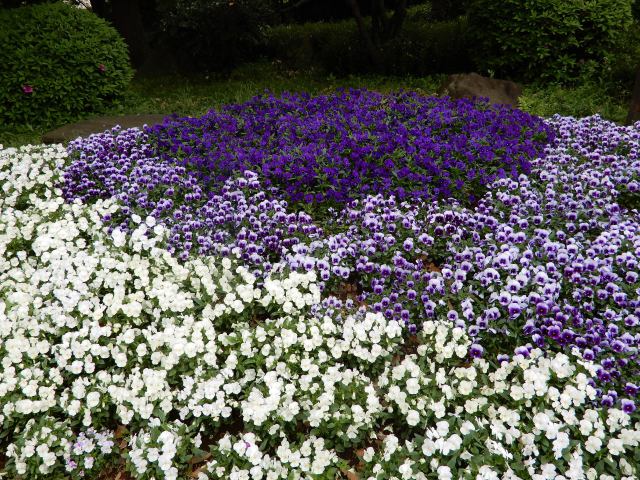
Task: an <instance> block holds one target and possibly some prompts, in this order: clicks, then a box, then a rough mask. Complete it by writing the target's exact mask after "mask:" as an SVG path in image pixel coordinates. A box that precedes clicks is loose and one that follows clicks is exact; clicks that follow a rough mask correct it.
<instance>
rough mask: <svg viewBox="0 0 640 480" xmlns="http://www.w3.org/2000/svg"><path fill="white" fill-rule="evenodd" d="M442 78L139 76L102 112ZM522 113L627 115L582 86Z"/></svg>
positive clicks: (528, 103)
mask: <svg viewBox="0 0 640 480" xmlns="http://www.w3.org/2000/svg"><path fill="white" fill-rule="evenodd" d="M445 78H446V76H445V75H434V76H428V77H381V76H349V77H345V78H336V77H334V76H327V75H326V74H319V73H316V72H300V71H287V70H285V69H282V68H280V67H277V66H274V65H273V64H269V63H257V64H250V65H245V66H243V67H240V68H238V69H236V70H235V71H233V72H232V73H231V75H230V76H228V77H225V78H221V77H218V78H216V77H208V76H203V75H193V76H178V75H172V76H158V77H144V76H138V77H136V78H135V79H134V80H133V82H132V83H131V85H130V87H129V89H128V90H127V92H126V94H125V97H124V99H123V101H122V103H121V104H120V105H118V106H116V107H113V108H111V109H110V110H108V111H107V112H105V113H109V114H133V113H166V114H170V113H174V112H176V113H179V114H183V115H201V114H203V113H205V112H206V111H207V110H209V109H211V108H215V107H218V106H220V105H223V104H225V103H235V102H241V101H244V100H247V99H249V98H251V97H252V96H254V95H257V94H260V93H263V92H264V91H265V90H269V91H272V92H275V93H279V92H284V91H291V92H309V93H312V94H315V93H323V92H330V91H333V90H335V89H337V88H340V87H344V88H349V87H366V88H369V89H373V90H379V91H389V90H398V89H407V90H417V91H419V92H422V93H424V94H433V93H435V92H436V91H437V90H438V87H439V86H440V85H441V84H442V82H443V81H444V79H445ZM521 103H522V108H523V109H524V110H527V111H529V112H531V113H535V114H537V115H542V116H550V115H552V114H554V113H560V114H563V115H572V116H576V117H579V116H586V115H591V114H594V113H600V114H601V115H602V116H604V117H605V118H608V119H611V120H614V121H617V122H622V121H623V120H624V117H625V115H626V110H627V106H626V101H625V99H619V98H618V99H616V98H611V97H610V96H608V95H607V94H606V93H605V92H604V91H603V89H602V88H599V87H597V86H595V85H591V84H585V85H579V86H576V87H562V86H547V87H544V88H540V87H536V86H527V85H525V88H524V94H523V96H522V99H521ZM58 126H60V125H47V126H45V127H41V128H31V127H24V128H3V126H1V125H0V144H3V145H4V146H5V147H6V146H19V145H24V144H27V143H39V142H40V137H41V135H42V134H43V133H44V132H46V131H47V130H50V129H53V128H56V127H58Z"/></svg>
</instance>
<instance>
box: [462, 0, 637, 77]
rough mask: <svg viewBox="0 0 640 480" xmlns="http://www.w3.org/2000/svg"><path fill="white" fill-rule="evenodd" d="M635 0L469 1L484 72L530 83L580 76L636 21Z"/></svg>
mask: <svg viewBox="0 0 640 480" xmlns="http://www.w3.org/2000/svg"><path fill="white" fill-rule="evenodd" d="M632 1H633V0H502V1H499V2H497V1H495V0H469V2H468V9H467V14H468V17H469V32H470V36H471V40H472V45H473V47H474V54H473V55H474V58H475V59H476V63H477V66H478V67H479V68H480V70H481V71H489V70H492V71H493V72H494V73H495V74H496V75H497V76H501V77H503V76H507V77H515V78H519V79H523V80H527V81H537V80H543V81H547V80H552V81H560V82H564V81H570V80H573V79H576V78H577V77H578V76H579V75H580V74H581V73H582V70H583V66H584V65H585V64H587V63H589V62H593V61H595V62H597V63H600V62H602V61H603V59H604V57H605V55H606V53H607V52H608V51H610V50H611V48H612V47H613V46H614V45H616V42H617V39H618V37H619V36H620V33H621V32H624V31H625V30H626V29H627V28H628V26H629V25H630V24H631V21H632V15H631V3H632Z"/></svg>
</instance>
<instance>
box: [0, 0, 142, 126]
mask: <svg viewBox="0 0 640 480" xmlns="http://www.w3.org/2000/svg"><path fill="white" fill-rule="evenodd" d="M0 45H1V47H0V65H1V66H2V67H1V68H0V124H5V125H21V126H23V127H24V126H25V125H31V126H34V125H49V126H51V125H55V124H59V123H63V122H66V121H70V120H74V119H76V118H77V117H78V116H79V115H81V114H85V113H90V112H96V111H101V110H103V109H104V108H105V106H107V105H109V104H112V103H113V102H114V101H115V100H117V99H118V98H119V97H120V96H121V94H122V93H123V92H124V90H125V89H126V87H127V85H128V83H129V81H130V80H131V77H132V74H133V72H132V70H131V67H130V66H129V57H128V53H127V47H126V44H125V43H124V41H123V40H122V38H121V37H120V36H119V35H118V33H117V32H116V30H115V29H114V28H113V27H111V26H109V24H107V23H106V22H105V21H104V20H101V19H100V18H98V17H97V16H95V15H93V14H92V13H90V12H88V11H86V10H81V9H77V8H74V7H71V6H68V5H65V4H63V3H52V4H42V5H34V6H29V7H22V8H16V9H8V10H0Z"/></svg>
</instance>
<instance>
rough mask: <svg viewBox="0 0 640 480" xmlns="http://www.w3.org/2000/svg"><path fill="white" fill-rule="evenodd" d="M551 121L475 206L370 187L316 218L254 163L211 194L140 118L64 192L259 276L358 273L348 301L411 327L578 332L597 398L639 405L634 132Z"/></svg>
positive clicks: (100, 145)
mask: <svg viewBox="0 0 640 480" xmlns="http://www.w3.org/2000/svg"><path fill="white" fill-rule="evenodd" d="M549 125H550V127H552V128H553V129H554V131H556V132H557V142H556V143H555V144H554V145H553V146H549V147H547V149H546V151H545V156H544V157H543V158H537V159H535V160H534V161H533V170H532V175H530V176H529V177H526V176H523V175H521V176H520V177H519V178H517V179H509V178H501V179H497V180H495V181H494V182H493V183H492V184H491V188H490V190H489V192H488V193H487V194H486V195H485V196H483V197H482V198H481V199H479V201H478V204H477V206H476V207H475V208H474V209H473V210H471V209H469V208H465V207H463V206H461V205H460V204H458V203H456V202H455V201H451V200H449V201H447V203H446V204H445V203H438V202H426V203H424V202H413V203H406V202H398V201H396V200H395V199H394V198H393V197H391V198H385V197H383V196H382V195H377V196H367V197H365V198H363V199H362V200H356V201H353V202H351V203H350V204H349V205H347V206H346V207H344V208H340V209H337V210H332V209H329V211H328V213H329V215H327V218H326V219H325V220H324V224H323V226H322V227H323V228H320V226H318V225H315V224H314V222H313V219H312V218H311V217H310V216H309V215H307V214H305V213H304V212H298V213H295V212H291V211H289V210H288V209H287V207H288V205H287V202H286V201H284V200H282V199H281V198H280V196H279V192H278V191H277V190H275V189H274V188H271V189H264V188H262V187H261V182H260V179H261V177H259V176H257V175H256V174H254V173H251V172H248V171H246V172H244V174H243V175H241V176H240V177H235V178H230V179H228V180H227V181H226V182H225V184H224V186H223V187H222V189H221V190H220V192H219V193H216V192H212V191H209V192H207V191H206V189H205V188H204V187H203V186H202V185H201V183H200V181H199V180H198V179H197V177H196V176H195V174H194V173H193V172H191V171H190V170H189V169H188V168H185V167H184V166H182V165H177V164H175V163H172V162H170V161H168V160H161V159H159V158H157V157H155V156H153V153H152V151H151V150H150V147H149V146H148V143H149V142H150V138H149V137H148V136H147V135H145V134H143V133H141V132H139V131H136V130H129V131H125V132H116V134H115V135H114V134H104V135H96V136H93V137H91V138H90V139H89V140H81V141H78V142H76V143H75V144H73V145H72V146H71V150H72V151H73V152H75V154H74V155H76V160H75V161H74V162H73V163H72V165H71V166H70V168H69V169H67V171H66V172H65V180H66V182H65V186H64V188H65V196H66V198H67V199H73V198H80V199H81V200H83V201H90V200H92V199H93V198H96V197H97V198H117V199H119V200H120V201H121V202H122V203H123V204H124V208H123V209H122V211H121V213H120V215H119V216H118V217H117V218H111V217H108V216H107V217H106V218H105V220H107V221H110V222H111V225H112V227H114V226H115V227H117V228H118V229H121V230H122V231H127V230H128V229H129V228H131V225H135V223H136V222H134V221H132V219H136V221H137V222H140V219H141V218H145V217H147V216H151V217H153V218H154V222H158V223H160V224H163V225H164V226H166V227H168V228H169V229H170V231H171V235H170V237H169V240H168V242H167V243H168V247H167V248H168V249H169V251H171V252H176V253H179V255H180V258H182V259H183V260H184V259H186V258H188V256H189V253H190V252H193V253H195V252H196V246H198V247H199V248H198V250H197V252H198V253H200V254H205V253H216V254H221V255H232V256H235V257H237V258H238V259H240V260H242V261H243V262H244V263H245V264H248V265H251V266H252V268H253V271H252V273H253V274H255V275H256V276H258V277H261V276H264V275H265V274H267V273H268V272H269V271H270V269H271V267H272V265H273V262H285V263H286V264H287V265H288V266H289V267H290V268H292V269H294V270H298V269H299V270H302V271H310V270H312V269H315V270H317V271H318V274H319V277H320V280H321V284H320V288H321V289H322V290H326V291H327V293H333V294H336V295H340V291H341V288H342V286H343V285H344V284H345V282H348V283H351V284H353V285H354V286H355V287H356V292H357V293H358V296H357V298H355V297H354V299H357V300H358V301H360V302H364V301H366V303H367V304H369V305H370V306H371V307H372V309H373V310H374V311H376V312H381V313H383V314H384V315H385V317H386V318H388V319H394V320H396V321H398V322H399V323H401V324H404V325H406V326H408V328H409V329H410V331H411V332H414V333H415V331H417V329H418V325H419V323H420V321H421V319H423V318H425V317H427V318H431V317H434V316H443V317H445V316H446V317H448V318H449V319H450V320H451V321H452V322H457V324H458V325H462V324H464V325H466V327H467V328H468V331H469V334H470V335H471V336H472V337H473V338H476V339H477V343H476V344H474V347H473V349H471V351H470V353H471V354H472V355H475V356H480V355H482V354H483V353H484V351H485V350H488V351H490V352H491V353H492V354H493V355H494V356H495V355H500V358H505V357H504V355H509V354H513V353H514V351H515V352H519V353H524V352H525V351H529V350H530V349H531V348H533V346H534V345H535V346H537V347H540V348H546V347H548V346H551V347H553V348H562V349H566V350H569V349H571V348H572V347H574V346H576V347H578V348H579V349H580V350H581V351H582V352H583V356H584V357H585V359H588V360H597V361H598V362H600V364H601V369H600V370H599V372H598V374H597V376H596V380H597V381H598V383H599V390H598V392H599V394H600V395H601V397H602V398H601V400H600V401H601V403H602V404H603V405H605V406H611V405H613V404H617V405H621V404H622V401H623V400H624V402H625V408H626V409H627V410H632V409H634V408H635V407H636V405H635V400H634V399H635V397H636V396H637V395H638V394H639V393H640V387H639V386H638V385H640V363H639V362H640V357H639V356H638V348H640V333H639V332H638V322H639V320H638V318H639V316H640V303H638V300H637V292H636V290H637V288H640V285H638V283H639V282H638V275H637V274H636V272H635V271H634V270H636V267H637V263H636V262H637V260H636V255H635V249H636V248H637V247H636V246H637V245H638V243H639V241H640V232H638V227H637V225H638V224H637V218H636V217H635V216H634V214H633V213H625V211H624V209H621V207H620V205H619V202H618V197H619V196H620V195H619V192H631V193H634V192H636V191H637V190H638V189H639V187H638V183H637V182H638V177H639V175H638V173H639V169H640V166H639V165H640V163H639V162H640V161H639V160H638V152H640V148H639V144H638V142H639V138H640V136H639V134H638V133H637V132H636V131H635V130H633V129H632V128H629V129H625V128H621V127H616V126H615V125H613V124H611V123H608V122H605V121H602V120H601V119H599V118H597V117H593V118H588V119H583V120H575V119H569V118H564V119H563V118H556V119H555V120H552V121H551V122H549ZM167 190H169V193H168V194H167V193H166V192H167ZM150 198H154V199H156V200H150ZM168 198H172V199H168ZM614 246H615V248H614ZM434 262H435V263H436V264H439V266H440V267H441V268H434ZM588 299H590V300H589V301H587V300H588ZM498 331H499V332H502V333H505V334H506V336H505V337H502V336H499V337H497V336H496V335H495V333H496V332H498Z"/></svg>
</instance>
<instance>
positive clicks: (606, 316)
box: [0, 94, 640, 480]
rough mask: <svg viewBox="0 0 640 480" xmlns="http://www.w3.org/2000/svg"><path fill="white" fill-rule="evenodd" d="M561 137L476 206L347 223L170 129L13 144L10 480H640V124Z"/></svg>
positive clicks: (7, 227) (370, 206)
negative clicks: (211, 169) (109, 476)
mask: <svg viewBox="0 0 640 480" xmlns="http://www.w3.org/2000/svg"><path fill="white" fill-rule="evenodd" d="M351 95H354V96H355V99H356V100H358V101H364V100H363V98H364V99H367V98H369V95H370V94H361V95H360V96H358V95H356V94H351ZM371 96H372V97H374V96H373V94H371ZM301 98H304V97H301ZM327 98H328V97H322V98H321V99H319V100H314V99H305V102H306V104H311V105H313V104H314V101H315V102H317V103H319V104H321V105H324V104H323V102H325V103H328V104H331V105H332V108H333V109H334V110H331V111H332V112H334V113H335V112H337V111H339V106H338V104H337V103H335V102H332V101H329V100H328V99H327ZM346 98H347V99H351V100H353V98H352V97H346ZM390 98H391V100H389V102H391V103H392V104H393V102H396V101H397V100H398V98H401V99H402V98H405V97H402V96H399V97H393V96H392V97H390ZM406 98H410V99H411V102H416V103H422V104H427V103H428V102H429V101H428V100H426V99H421V98H420V97H417V96H414V95H409V96H408V97H406ZM295 99H296V100H297V101H301V100H300V98H297V97H296V98H295ZM285 100H287V102H289V100H291V99H285ZM285 100H281V101H282V102H285ZM356 100H353V101H354V102H355V101H356ZM268 101H269V102H272V103H273V102H276V103H277V101H276V99H272V98H271V99H269V100H268ZM291 101H293V100H291ZM367 101H369V100H367ZM261 102H262V103H261ZM264 102H267V100H264V99H263V100H259V99H258V100H255V101H254V102H253V103H250V104H248V105H253V106H254V107H253V108H255V109H256V110H257V111H258V114H257V115H258V116H257V117H256V118H263V116H261V115H263V114H262V113H259V112H261V110H260V109H259V108H258V107H256V105H258V106H260V105H262V104H263V103H264ZM287 102H285V103H284V104H285V105H287V108H292V107H291V103H290V102H289V103H287ZM356 103H357V102H356ZM365 103H366V102H365ZM410 104H413V103H410ZM346 105H347V107H348V108H350V107H349V105H351V104H350V103H349V101H347V102H346ZM248 108H249V107H248V106H247V105H244V106H240V107H229V108H228V109H227V111H230V112H234V111H240V112H242V115H243V117H242V118H244V119H245V121H249V119H250V117H247V115H248V113H247V112H248ZM270 108H274V107H270ZM372 108H373V107H372ZM301 111H302V110H301ZM514 115H515V114H514ZM213 116H214V114H213V113H212V114H210V115H209V118H212V117H213ZM532 121H535V122H537V121H538V120H537V119H532ZM175 122H176V124H179V123H180V122H184V120H183V121H177V120H176V121H175ZM194 122H195V120H194ZM256 123H257V121H256ZM302 123H303V124H305V125H306V120H305V121H303V122H302ZM294 124H295V122H294ZM163 128H167V125H165V126H164V127H163ZM203 128H204V127H203ZM543 130H545V131H549V132H553V134H552V135H555V141H554V142H553V144H549V145H547V147H546V148H545V150H544V152H543V154H542V155H537V156H535V158H531V161H530V163H531V172H530V174H529V175H525V174H524V173H521V174H519V175H517V176H516V177H515V178H510V177H509V176H505V177H504V178H494V179H492V180H491V181H490V182H488V184H487V192H486V193H485V194H484V195H483V196H481V197H479V198H477V199H476V202H475V204H474V205H473V206H469V205H467V204H466V203H465V202H463V203H459V202H458V201H456V200H452V199H444V200H432V199H429V198H423V199H416V198H414V199H413V200H412V201H411V202H406V201H403V200H402V199H394V198H393V197H388V196H387V197H385V196H383V195H380V194H379V195H369V194H368V192H367V191H366V189H365V190H364V191H357V198H354V199H353V200H352V201H351V202H349V203H347V204H345V205H343V206H341V207H339V208H336V207H333V206H331V205H330V204H329V205H325V206H326V209H325V210H322V211H321V215H314V212H313V211H312V210H309V211H308V212H305V211H303V210H301V209H300V208H301V207H297V206H296V202H295V201H293V202H292V199H293V196H292V194H291V191H287V189H286V188H285V189H283V188H278V182H275V181H273V178H269V175H268V174H267V175H265V174H264V173H263V171H258V172H255V173H254V172H252V171H244V170H243V168H244V167H243V166H242V165H240V166H237V167H234V168H241V169H242V171H237V172H236V173H230V172H223V173H221V174H220V175H221V177H220V178H219V179H218V180H219V182H221V183H217V182H211V178H208V179H207V178H204V177H203V176H202V174H201V173H202V170H197V169H196V170H194V169H192V168H191V166H190V163H189V162H190V161H191V160H189V161H187V162H182V161H180V160H179V161H178V162H176V161H173V160H171V158H169V157H166V156H165V155H164V154H161V155H160V156H159V155H158V147H157V145H156V144H155V143H154V142H155V140H154V139H156V138H157V137H156V135H158V131H155V132H140V131H138V130H128V131H123V132H120V131H114V132H110V133H105V134H101V135H96V136H92V137H90V138H89V139H84V140H79V141H76V142H73V143H72V144H71V145H70V147H69V152H70V153H69V152H67V151H66V150H64V149H63V148H62V147H60V146H53V147H45V146H30V147H24V148H23V149H21V150H15V149H5V150H0V188H1V189H2V191H3V195H2V197H0V252H2V257H1V258H2V260H1V261H0V339H1V340H2V341H0V360H1V361H2V369H1V370H0V405H2V408H1V409H0V425H1V427H0V445H2V446H3V450H6V456H7V464H6V467H5V469H6V471H7V472H8V473H9V475H10V476H11V478H13V477H16V478H56V477H57V476H58V477H64V476H65V475H66V476H67V477H70V478H98V477H99V476H100V475H104V474H105V472H109V471H113V472H118V471H119V472H122V471H125V470H126V471H127V472H128V474H129V475H130V476H131V477H132V478H139V479H151V478H156V479H158V478H168V479H171V478H174V479H175V478H197V479H199V480H204V479H206V478H219V479H250V478H251V479H253V478H256V479H277V478H282V479H289V478H313V479H316V478H319V479H333V478H351V479H353V478H361V479H376V480H382V479H393V478H396V479H413V478H415V479H428V478H439V479H450V478H456V479H457V478H481V479H492V478H514V479H515V478H522V479H525V478H532V479H548V478H575V479H578V478H588V479H595V478H599V479H600V478H603V479H604V478H629V479H630V478H638V476H639V475H640V472H638V465H639V464H640V445H639V442H640V416H639V415H640V413H639V412H640V411H639V410H637V409H636V405H637V396H638V394H639V388H638V384H640V374H639V370H640V366H639V359H638V347H639V346H640V332H639V329H638V316H639V315H640V299H639V298H638V295H639V292H640V290H639V288H640V285H638V283H640V282H639V280H638V273H637V270H638V266H637V261H638V252H639V251H640V250H639V249H640V230H639V228H638V225H639V224H640V218H639V217H638V213H637V211H636V210H633V209H631V208H632V207H633V206H634V205H636V204H637V201H638V183H637V182H638V176H639V173H640V172H639V170H640V160H638V155H639V153H640V144H639V142H640V131H638V130H637V129H635V128H632V127H628V128H623V127H617V126H615V125H613V124H611V123H608V122H606V121H604V120H602V119H600V118H599V117H591V118H586V119H573V118H562V117H554V118H552V119H550V120H548V121H545V122H544V129H543ZM180 132H184V130H180ZM180 135H182V133H180ZM522 141H524V142H525V143H526V142H527V140H526V139H524V140H522ZM514 148H516V147H514ZM395 185H400V184H395ZM392 186H393V188H395V186H394V185H392ZM336 198H337V197H336ZM293 200H295V199H293ZM342 200H343V199H342ZM189 242H190V243H191V244H192V245H190V246H188V245H186V243H189ZM115 475H116V473H114V475H113V476H115Z"/></svg>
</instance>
